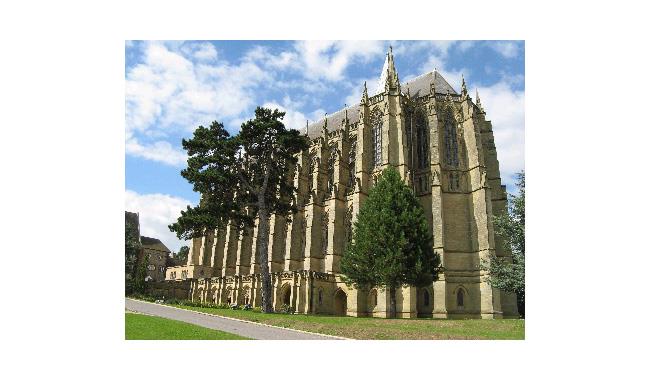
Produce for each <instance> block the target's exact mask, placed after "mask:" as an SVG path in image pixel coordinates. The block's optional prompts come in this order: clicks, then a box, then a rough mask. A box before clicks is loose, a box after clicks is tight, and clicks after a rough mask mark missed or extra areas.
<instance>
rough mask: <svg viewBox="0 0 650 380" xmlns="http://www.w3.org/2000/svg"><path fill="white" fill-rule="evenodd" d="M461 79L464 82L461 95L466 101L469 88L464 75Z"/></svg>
mask: <svg viewBox="0 0 650 380" xmlns="http://www.w3.org/2000/svg"><path fill="white" fill-rule="evenodd" d="M460 77H461V78H462V80H463V82H462V84H461V95H462V98H463V99H466V98H467V86H466V85H465V77H464V76H463V74H461V75H460Z"/></svg>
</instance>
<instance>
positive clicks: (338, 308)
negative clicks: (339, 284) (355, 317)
mask: <svg viewBox="0 0 650 380" xmlns="http://www.w3.org/2000/svg"><path fill="white" fill-rule="evenodd" d="M347 312H348V296H347V295H346V294H345V292H344V291H343V290H341V288H338V289H337V290H336V293H335V294H334V314H336V315H347Z"/></svg>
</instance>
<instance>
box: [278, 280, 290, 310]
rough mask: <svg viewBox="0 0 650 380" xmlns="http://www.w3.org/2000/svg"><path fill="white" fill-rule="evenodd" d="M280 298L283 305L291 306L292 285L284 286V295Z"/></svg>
mask: <svg viewBox="0 0 650 380" xmlns="http://www.w3.org/2000/svg"><path fill="white" fill-rule="evenodd" d="M280 299H281V300H282V305H287V306H291V286H289V284H286V285H284V287H282V297H281V298H280Z"/></svg>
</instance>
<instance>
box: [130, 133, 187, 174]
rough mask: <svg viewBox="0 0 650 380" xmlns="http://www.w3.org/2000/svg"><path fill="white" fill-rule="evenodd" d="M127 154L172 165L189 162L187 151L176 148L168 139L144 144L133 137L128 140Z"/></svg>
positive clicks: (181, 164)
mask: <svg viewBox="0 0 650 380" xmlns="http://www.w3.org/2000/svg"><path fill="white" fill-rule="evenodd" d="M126 154H129V155H132V156H134V157H142V158H145V159H147V160H151V161H156V162H162V163H164V164H167V165H171V166H179V167H180V166H183V165H184V164H185V163H186V162H187V155H186V154H185V152H183V151H181V150H179V149H175V148H174V147H172V145H171V144H170V143H168V142H167V141H156V142H154V143H152V144H145V145H142V144H140V143H139V142H138V141H137V139H135V138H131V139H129V140H127V141H126Z"/></svg>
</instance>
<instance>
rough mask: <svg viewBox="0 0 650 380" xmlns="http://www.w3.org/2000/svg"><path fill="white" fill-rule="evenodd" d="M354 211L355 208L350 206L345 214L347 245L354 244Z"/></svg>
mask: <svg viewBox="0 0 650 380" xmlns="http://www.w3.org/2000/svg"><path fill="white" fill-rule="evenodd" d="M352 211H353V206H350V207H348V211H347V212H346V213H345V241H346V242H347V244H350V243H351V242H352Z"/></svg>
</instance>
